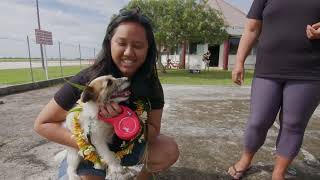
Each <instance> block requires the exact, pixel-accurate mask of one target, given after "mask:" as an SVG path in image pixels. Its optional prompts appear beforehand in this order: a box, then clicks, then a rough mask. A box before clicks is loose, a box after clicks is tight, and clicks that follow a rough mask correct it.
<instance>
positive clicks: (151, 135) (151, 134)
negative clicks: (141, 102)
mask: <svg viewBox="0 0 320 180" xmlns="http://www.w3.org/2000/svg"><path fill="white" fill-rule="evenodd" d="M162 112H163V109H153V110H151V111H150V113H149V114H148V120H147V122H148V140H149V141H150V142H152V141H153V140H154V139H155V138H156V137H157V136H158V135H159V134H160V129H161V118H162Z"/></svg>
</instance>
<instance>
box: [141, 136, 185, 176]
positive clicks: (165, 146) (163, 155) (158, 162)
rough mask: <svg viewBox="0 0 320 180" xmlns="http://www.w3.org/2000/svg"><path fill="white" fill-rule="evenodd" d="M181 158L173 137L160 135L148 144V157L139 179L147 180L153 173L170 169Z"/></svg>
mask: <svg viewBox="0 0 320 180" xmlns="http://www.w3.org/2000/svg"><path fill="white" fill-rule="evenodd" d="M178 158H179V149H178V145H177V143H176V142H175V141H174V139H173V138H170V137H168V136H165V135H159V136H158V137H157V138H156V139H155V140H154V141H152V142H150V143H149V144H148V159H147V163H146V165H145V166H144V167H143V168H142V171H141V172H140V173H139V174H138V177H137V179H138V180H145V179H148V177H150V175H151V174H152V173H156V172H160V171H163V170H166V169H168V168H169V167H170V166H171V165H173V164H174V163H175V162H176V161H177V160H178Z"/></svg>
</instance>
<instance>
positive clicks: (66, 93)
mask: <svg viewBox="0 0 320 180" xmlns="http://www.w3.org/2000/svg"><path fill="white" fill-rule="evenodd" d="M156 54H157V51H156V44H155V39H154V35H153V31H152V27H151V24H150V21H149V19H148V18H147V17H145V16H144V15H142V14H141V13H140V12H139V10H138V9H134V10H123V11H120V14H119V15H117V16H116V17H115V18H114V19H113V20H112V21H111V22H110V24H109V26H108V28H107V32H106V35H105V38H104V40H103V46H102V51H101V53H100V55H99V57H98V58H97V61H96V62H95V63H94V64H93V65H92V66H91V67H89V68H87V69H85V70H83V71H81V72H80V73H79V74H77V75H76V76H74V77H73V78H72V80H71V82H73V83H76V84H80V85H86V84H87V83H88V82H90V80H92V79H94V78H96V77H98V76H101V75H108V74H112V75H113V76H114V77H122V76H125V77H128V78H129V79H130V80H131V95H130V96H131V97H130V100H129V104H132V103H134V101H135V100H136V99H139V98H140V97H143V98H146V99H148V101H150V103H151V111H149V112H148V119H147V129H148V134H147V135H146V137H147V138H146V139H147V140H148V141H147V143H148V152H147V153H148V159H147V162H144V163H145V166H144V168H142V171H141V172H140V173H139V174H138V176H137V178H138V179H147V178H148V177H149V176H150V174H151V173H152V172H159V171H162V170H165V169H167V168H169V167H170V166H171V165H172V164H174V163H175V162H176V161H177V159H178V157H179V151H178V146H177V144H176V142H175V141H174V140H173V139H172V138H170V137H168V136H165V135H161V134H160V125H161V116H162V110H163V105H164V97H163V91H162V86H161V84H160V81H159V79H158V75H157V71H156ZM80 94H81V91H80V90H78V89H77V88H75V87H73V86H71V85H69V84H65V85H64V86H63V87H62V88H61V89H60V90H59V91H58V92H57V93H56V94H55V96H54V98H53V99H52V100H51V101H50V102H49V103H48V104H47V105H46V106H45V107H44V108H43V110H42V111H41V112H40V114H39V115H38V117H37V119H36V121H35V125H34V128H35V131H36V132H37V133H39V134H40V135H42V136H43V137H45V138H47V139H49V140H51V141H54V142H57V143H59V144H63V145H66V146H70V147H73V148H78V147H77V144H76V142H75V140H74V139H73V138H72V137H71V133H70V132H69V131H68V130H67V129H66V128H64V127H63V126H62V123H63V122H64V121H65V118H66V115H67V112H68V110H70V109H71V108H72V107H73V106H74V105H75V103H76V101H77V100H78V99H79V98H80ZM100 111H101V112H102V113H103V115H104V116H105V117H115V116H117V115H118V114H120V113H121V108H120V107H119V105H118V104H116V103H111V104H106V105H105V106H104V107H101V109H100ZM120 144H121V143H119V139H117V138H114V143H113V145H112V146H117V145H120ZM145 144H146V143H142V145H136V146H134V149H133V152H132V153H131V154H128V155H127V156H125V157H124V158H123V159H122V160H121V163H122V164H123V165H135V164H137V163H139V162H140V160H141V159H142V157H141V156H142V154H143V152H144V149H145ZM66 168H67V164H66V161H63V163H62V164H61V167H60V175H59V176H60V177H62V176H63V175H64V174H63V173H65V170H66ZM77 172H78V174H79V175H80V176H81V178H82V179H91V180H92V179H104V177H105V171H102V170H96V169H94V168H93V167H92V166H91V165H90V164H88V163H86V162H82V163H81V164H80V165H79V167H78V171H77Z"/></svg>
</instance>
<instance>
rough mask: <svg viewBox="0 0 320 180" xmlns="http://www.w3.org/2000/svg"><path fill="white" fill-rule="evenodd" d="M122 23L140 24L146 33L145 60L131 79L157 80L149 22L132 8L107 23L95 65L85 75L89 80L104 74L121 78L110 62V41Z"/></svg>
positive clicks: (121, 11) (151, 30)
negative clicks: (146, 48)
mask: <svg viewBox="0 0 320 180" xmlns="http://www.w3.org/2000/svg"><path fill="white" fill-rule="evenodd" d="M123 22H135V23H138V24H140V25H141V26H142V27H143V28H144V29H145V31H146V36H147V41H148V52H147V56H146V60H145V62H144V63H143V64H142V66H141V67H140V68H139V69H138V70H137V72H136V73H135V75H134V77H133V79H137V80H138V79H139V80H151V79H154V78H155V79H157V78H158V75H157V70H156V57H157V48H156V42H155V38H154V34H153V28H152V25H151V21H150V20H149V18H148V17H146V16H144V15H143V14H142V13H141V12H140V10H139V8H134V9H131V10H127V9H122V10H120V12H119V14H118V15H116V16H115V17H113V19H112V20H111V22H110V23H109V25H108V28H107V31H106V35H105V37H104V40H103V44H102V50H101V51H100V53H99V54H98V56H97V59H96V61H95V63H94V64H93V65H92V66H91V67H89V68H88V71H87V73H89V76H90V80H92V79H94V78H96V77H98V76H101V75H106V74H112V75H113V76H114V77H120V76H121V72H120V70H119V69H118V67H117V66H116V65H115V63H114V62H113V60H112V56H111V44H110V41H111V38H112V37H113V35H114V33H115V30H116V29H117V27H118V26H119V25H120V24H121V23H123Z"/></svg>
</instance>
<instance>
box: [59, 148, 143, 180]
mask: <svg viewBox="0 0 320 180" xmlns="http://www.w3.org/2000/svg"><path fill="white" fill-rule="evenodd" d="M145 146H146V143H145V142H142V143H136V144H135V145H134V147H133V149H132V153H131V154H128V155H126V156H124V157H123V158H122V159H121V165H122V166H134V165H138V164H142V162H141V159H142V157H143V154H144V150H145ZM67 167H68V164H67V159H66V158H65V159H64V160H63V161H62V162H61V164H60V167H59V174H58V180H68V175H67ZM77 174H78V175H80V176H86V175H87V176H88V175H90V176H101V177H105V176H106V171H105V170H100V169H95V168H94V167H93V165H92V163H91V162H88V161H82V162H81V163H80V164H79V166H78V169H77Z"/></svg>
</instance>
